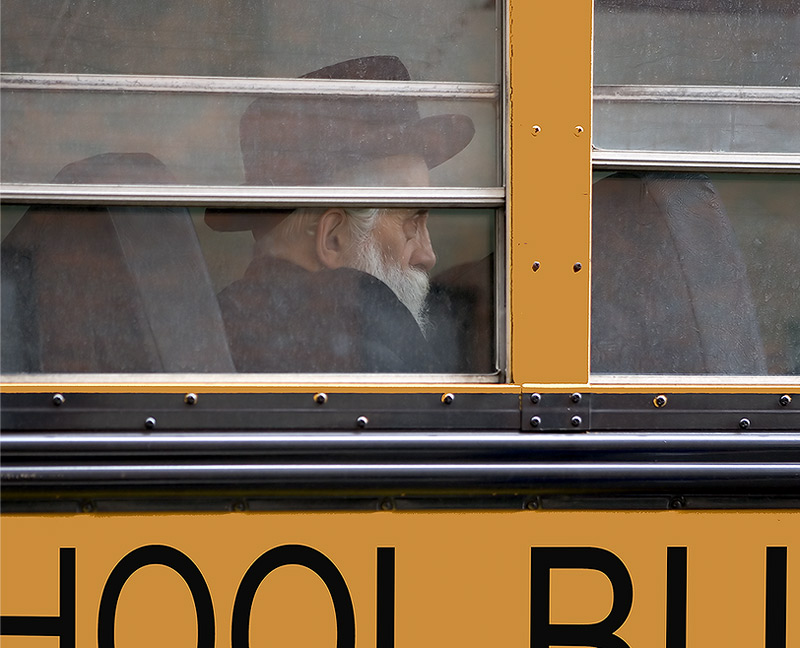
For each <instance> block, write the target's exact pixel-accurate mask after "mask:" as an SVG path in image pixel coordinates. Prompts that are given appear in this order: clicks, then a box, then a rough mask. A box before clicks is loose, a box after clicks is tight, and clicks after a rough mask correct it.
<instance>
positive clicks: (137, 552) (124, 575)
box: [97, 545, 216, 648]
mask: <svg viewBox="0 0 800 648" xmlns="http://www.w3.org/2000/svg"><path fill="white" fill-rule="evenodd" d="M146 565H164V566H165V567H169V568H170V569H173V570H174V571H176V572H177V573H178V574H179V575H180V577H181V578H183V580H184V581H185V582H186V584H187V585H188V586H189V591H190V592H191V594H192V599H193V600H194V608H195V614H196V616H197V648H213V646H214V643H215V641H216V636H215V621H214V604H213V603H212V601H211V592H210V591H209V590H208V585H207V584H206V581H205V579H204V578H203V574H202V573H200V570H199V569H198V568H197V565H195V564H194V563H193V562H192V560H191V558H189V556H187V555H186V554H184V553H182V552H180V551H178V550H177V549H174V548H172V547H167V546H165V545H147V546H144V547H139V548H138V549H134V550H133V551H131V552H130V553H129V554H127V555H126V556H125V557H124V558H123V559H122V560H120V561H119V562H118V563H117V564H116V566H115V567H114V569H112V570H111V573H110V574H109V575H108V579H107V580H106V584H105V586H104V587H103V593H102V595H101V596H100V610H99V612H98V615H97V645H98V648H107V647H108V648H113V646H114V641H115V640H114V625H115V622H116V616H117V603H118V602H119V596H120V594H121V593H122V587H123V586H124V585H125V583H126V582H127V581H128V579H129V578H130V577H131V576H132V575H133V573H134V572H135V571H136V570H138V569H140V568H141V567H144V566H146ZM142 622H143V623H145V622H146V621H145V620H143V621H142Z"/></svg>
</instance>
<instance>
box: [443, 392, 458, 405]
mask: <svg viewBox="0 0 800 648" xmlns="http://www.w3.org/2000/svg"><path fill="white" fill-rule="evenodd" d="M455 399H456V397H455V395H454V394H442V403H444V404H445V405H449V404H450V403H452V402H453V401H454V400H455Z"/></svg>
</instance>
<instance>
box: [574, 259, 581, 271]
mask: <svg viewBox="0 0 800 648" xmlns="http://www.w3.org/2000/svg"><path fill="white" fill-rule="evenodd" d="M581 268H583V264H581V262H580V261H577V262H575V265H573V266H572V271H573V272H580V271H581Z"/></svg>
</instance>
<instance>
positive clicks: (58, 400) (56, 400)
mask: <svg viewBox="0 0 800 648" xmlns="http://www.w3.org/2000/svg"><path fill="white" fill-rule="evenodd" d="M64 400H66V399H65V398H64V394H53V405H55V406H56V407H59V406H60V405H63V404H64Z"/></svg>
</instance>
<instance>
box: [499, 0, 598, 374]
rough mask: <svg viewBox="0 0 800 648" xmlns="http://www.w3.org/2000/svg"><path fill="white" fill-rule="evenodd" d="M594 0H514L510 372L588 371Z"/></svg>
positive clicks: (512, 22) (585, 372)
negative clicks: (564, 0)
mask: <svg viewBox="0 0 800 648" xmlns="http://www.w3.org/2000/svg"><path fill="white" fill-rule="evenodd" d="M591 54H592V2H591V0H571V1H570V2H559V3H551V2H533V1H531V0H513V1H512V2H511V6H510V55H511V63H510V75H511V79H510V83H511V174H510V178H511V197H510V214H511V230H510V231H511V240H510V245H511V248H510V254H511V271H510V277H511V305H510V306H511V307H510V313H511V376H512V382H514V383H539V384H542V383H570V384H585V383H587V382H588V379H589V301H590V273H589V265H590V233H591V220H590V219H591V213H590V190H591V80H592V76H591Z"/></svg>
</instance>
